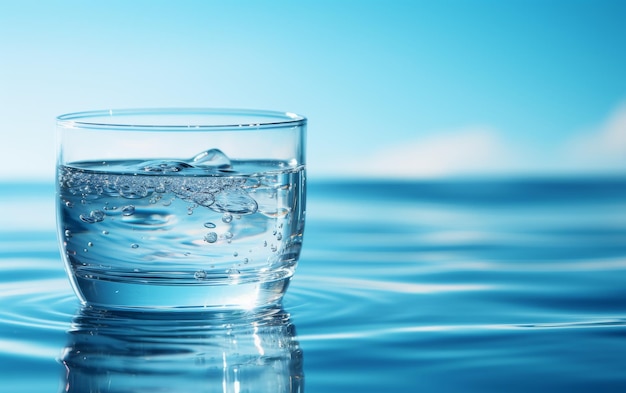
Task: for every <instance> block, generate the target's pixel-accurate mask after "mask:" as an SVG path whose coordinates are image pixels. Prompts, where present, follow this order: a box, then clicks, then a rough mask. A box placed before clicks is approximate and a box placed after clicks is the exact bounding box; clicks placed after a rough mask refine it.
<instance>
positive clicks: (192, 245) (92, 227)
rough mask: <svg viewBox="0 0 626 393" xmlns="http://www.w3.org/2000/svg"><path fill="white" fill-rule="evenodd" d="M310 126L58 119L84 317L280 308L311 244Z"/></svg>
mask: <svg viewBox="0 0 626 393" xmlns="http://www.w3.org/2000/svg"><path fill="white" fill-rule="evenodd" d="M305 134H306V119H305V118H304V117H302V116H299V115H295V114H292V113H282V112H271V111H256V110H225V109H140V110H131V109H127V110H107V111H93V112H81V113H72V114H66V115H62V116H59V117H58V118H57V145H58V146H57V228H58V237H59V243H60V248H61V253H62V257H63V259H64V262H65V266H66V270H67V272H68V275H69V277H70V281H71V283H72V286H73V288H74V290H75V292H76V294H77V295H78V297H79V298H80V300H81V302H82V303H83V304H88V305H92V306H97V307H106V308H114V309H137V310H147V309H149V310H155V309H166V310H193V309H201V310H207V309H215V310H222V309H254V308H258V307H262V306H265V305H269V304H275V303H278V302H279V301H280V300H281V299H282V297H283V295H284V293H285V291H286V289H287V286H288V284H289V281H290V278H291V277H292V275H293V274H294V271H295V269H296V265H297V263H298V258H299V255H300V249H301V246H302V235H303V230H304V216H305Z"/></svg>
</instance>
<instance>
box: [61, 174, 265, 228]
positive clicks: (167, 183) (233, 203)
mask: <svg viewBox="0 0 626 393" xmlns="http://www.w3.org/2000/svg"><path fill="white" fill-rule="evenodd" d="M60 182H61V187H62V188H65V189H67V190H68V191H69V192H70V193H71V194H74V195H81V196H82V198H83V202H86V201H87V200H89V199H93V198H94V197H98V196H100V195H104V194H106V195H108V196H116V195H119V196H121V197H122V198H125V199H130V200H133V199H140V198H147V197H151V198H152V200H151V202H156V201H157V200H160V199H161V198H162V195H163V194H166V193H171V194H173V195H175V196H176V197H178V198H180V199H182V200H184V201H187V202H191V203H193V204H195V205H197V206H204V207H208V208H210V209H212V210H214V211H216V212H220V213H229V214H238V215H244V214H253V213H255V212H256V211H257V210H258V207H259V206H258V204H257V202H256V201H255V200H254V199H253V198H252V197H251V196H250V195H249V194H248V193H247V192H246V190H245V189H243V187H250V185H249V184H247V183H248V180H247V179H245V178H239V177H211V176H205V177H196V176H189V177H182V176H159V177H154V176H134V175H118V174H106V173H90V172H85V171H83V170H77V169H75V168H67V167H66V168H64V169H63V170H62V173H61V176H60ZM253 182H254V181H251V183H253ZM154 194H156V196H155V195H154ZM169 203H171V201H169ZM70 207H71V206H70ZM131 214H132V213H131ZM103 218H104V213H103V212H101V211H93V212H92V214H90V215H88V216H81V220H82V221H84V222H91V223H93V222H99V221H102V219H103Z"/></svg>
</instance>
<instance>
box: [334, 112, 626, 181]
mask: <svg viewBox="0 0 626 393" xmlns="http://www.w3.org/2000/svg"><path fill="white" fill-rule="evenodd" d="M540 142H541V141H537V143H536V144H535V145H534V146H524V145H520V144H519V143H516V142H515V141H513V140H511V139H507V138H506V133H504V132H501V131H500V130H496V129H493V128H490V127H487V126H480V127H468V128H464V129H458V130H451V131H442V132H438V133H436V134H431V135H429V136H426V137H421V138H414V139H411V140H403V141H400V142H395V143H393V144H390V145H387V146H382V147H378V148H377V150H375V152H374V153H372V154H370V155H368V156H359V157H343V159H344V160H345V162H342V163H341V165H340V167H342V168H343V169H344V172H343V173H342V174H343V175H347V176H355V177H379V178H381V177H384V178H390V177H391V178H429V177H444V176H463V175H470V176H472V175H476V176H480V175H516V174H517V175H533V174H540V175H541V174H545V175H558V174H566V175H576V174H598V173H621V174H626V103H624V104H622V105H620V106H618V107H617V108H616V110H614V111H613V112H612V113H611V114H610V115H609V116H608V117H607V119H606V121H604V122H602V123H601V124H599V125H598V126H597V127H593V128H591V129H588V130H586V131H584V132H579V133H575V134H572V135H571V136H570V137H569V138H564V139H563V140H562V141H561V142H560V143H557V145H556V146H554V145H553V146H552V147H546V146H544V147H543V148H541V147H540V146H541V143H540Z"/></svg>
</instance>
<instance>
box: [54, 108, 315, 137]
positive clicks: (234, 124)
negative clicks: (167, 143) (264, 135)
mask: <svg viewBox="0 0 626 393" xmlns="http://www.w3.org/2000/svg"><path fill="white" fill-rule="evenodd" d="M220 117H221V118H222V121H218V119H219V118H220ZM131 118H133V119H135V120H132V119H131ZM168 118H169V119H174V118H176V119H178V120H179V121H178V122H173V121H171V120H170V121H168V120H166V119H168ZM185 118H187V119H189V120H188V121H187V122H181V120H184V119H185ZM192 118H194V119H195V120H194V121H191V120H190V119H192ZM137 119H144V120H143V121H138V120H137ZM148 119H149V120H148ZM227 119H232V120H227ZM235 119H239V120H238V121H235ZM124 120H126V121H124ZM157 120H160V121H157ZM56 121H57V126H59V127H63V128H76V129H107V130H132V131H207V130H214V131H218V130H231V131H232V130H241V131H244V130H258V129H275V128H285V127H297V126H304V125H306V122H307V119H306V117H304V116H301V115H297V114H295V113H292V112H280V111H270V110H260V109H238V108H128V109H106V110H93V111H83V112H73V113H66V114H63V115H60V116H57V118H56Z"/></svg>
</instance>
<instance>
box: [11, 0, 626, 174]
mask: <svg viewBox="0 0 626 393" xmlns="http://www.w3.org/2000/svg"><path fill="white" fill-rule="evenodd" d="M625 21H626V2H624V1H621V0H600V1H591V0H585V1H581V0H567V1H566V0H555V1H538V0H530V1H521V0H509V1H495V0H474V1H461V0H457V1H454V0H443V1H420V0H413V1H380V0H378V1H372V0H365V1H358V2H352V1H343V2H341V1H271V2H255V1H229V2H225V1H180V2H171V1H160V0H156V1H155V0H151V1H141V0H139V1H132V2H128V1H119V0H114V1H107V2H87V1H55V2H40V1H30V0H26V1H20V2H2V3H0V53H1V54H2V55H1V57H0V58H1V59H2V60H1V62H0V69H1V70H2V72H1V73H0V114H1V115H2V121H3V124H2V127H3V134H4V138H3V142H2V143H1V144H0V179H1V180H5V181H22V180H24V181H32V180H37V181H39V180H41V181H52V179H53V178H54V159H55V158H54V118H55V117H56V116H57V115H59V114H62V113H67V112H74V111H83V110H92V109H111V108H122V107H155V106H156V107H159V106H176V107H181V106H193V107H199V106H210V107H247V108H257V109H272V110H281V111H291V112H297V113H300V114H303V115H305V116H307V117H308V118H309V136H308V164H309V177H310V178H311V179H315V178H331V177H346V176H350V177H377V178H382V177H402V178H438V177H454V176H495V177H499V176H527V175H540V176H555V175H567V176H571V175H582V174H584V175H597V174H608V175H615V174H624V173H625V172H626V50H624V42H625V41H626V23H625ZM111 143H115V142H114V141H111Z"/></svg>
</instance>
